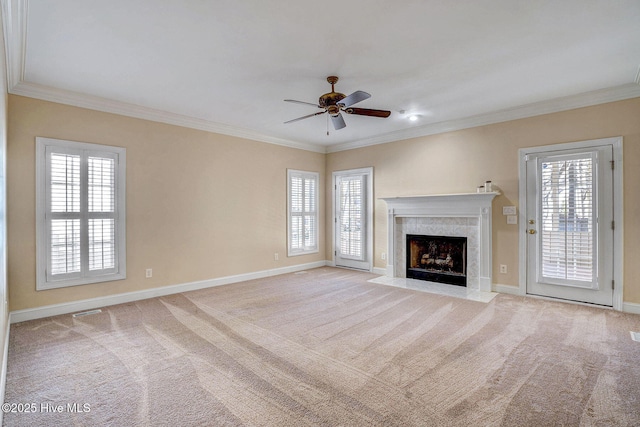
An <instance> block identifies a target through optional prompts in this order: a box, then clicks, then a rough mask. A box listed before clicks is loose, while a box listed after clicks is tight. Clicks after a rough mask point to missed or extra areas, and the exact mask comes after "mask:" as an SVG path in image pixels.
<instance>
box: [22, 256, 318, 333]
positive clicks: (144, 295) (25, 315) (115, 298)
mask: <svg viewBox="0 0 640 427" xmlns="http://www.w3.org/2000/svg"><path fill="white" fill-rule="evenodd" d="M328 264H329V262H328V261H316V262H311V263H307V264H299V265H294V266H291V267H282V268H274V269H271V270H262V271H256V272H253V273H245V274H238V275H235V276H226V277H219V278H216V279H209V280H201V281H197V282H190V283H182V284H178V285H170V286H162V287H160V288H153V289H145V290H143V291H135V292H127V293H124V294H116V295H108V296H104V297H98V298H91V299H85V300H80V301H73V302H67V303H62V304H53V305H46V306H43V307H36V308H28V309H24V310H16V311H12V312H11V315H10V322H11V323H19V322H24V321H27V320H34V319H42V318H44V317H50V316H57V315H60V314H68V313H75V312H78V311H85V310H91V309H94V308H100V307H106V306H109V305H115V304H123V303H126V302H132V301H139V300H143V299H148V298H155V297H161V296H165V295H172V294H178V293H181V292H188V291H195V290H198V289H205V288H211V287H214V286H221V285H229V284H232V283H238V282H245V281H247V280H254V279H262V278H265V277H271V276H277V275H280V274H286V273H295V272H296V271H302V270H309V269H311V268H317V267H324V266H326V265H328Z"/></svg>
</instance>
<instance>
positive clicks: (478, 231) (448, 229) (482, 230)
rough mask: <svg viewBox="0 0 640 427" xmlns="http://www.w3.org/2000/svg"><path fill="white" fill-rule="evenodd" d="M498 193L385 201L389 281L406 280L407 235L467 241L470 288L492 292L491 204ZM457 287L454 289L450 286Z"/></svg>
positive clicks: (404, 198)
mask: <svg viewBox="0 0 640 427" xmlns="http://www.w3.org/2000/svg"><path fill="white" fill-rule="evenodd" d="M498 194H500V193H498V192H491V193H461V194H439V195H428V196H409V197H385V198H382V199H381V200H384V201H385V202H386V203H387V213H388V221H387V242H388V243H387V244H388V250H387V269H386V276H388V277H394V278H395V277H398V278H405V277H406V235H407V234H422V235H434V236H458V237H466V238H467V288H468V289H474V290H479V291H484V292H491V283H492V262H491V252H492V243H491V235H492V232H491V216H492V209H491V204H492V201H493V198H494V197H496V196H497V195H498ZM451 286H455V285H451Z"/></svg>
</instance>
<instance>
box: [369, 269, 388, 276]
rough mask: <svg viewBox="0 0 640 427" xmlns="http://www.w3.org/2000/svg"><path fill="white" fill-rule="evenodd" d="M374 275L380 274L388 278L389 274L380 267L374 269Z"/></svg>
mask: <svg viewBox="0 0 640 427" xmlns="http://www.w3.org/2000/svg"><path fill="white" fill-rule="evenodd" d="M372 273H373V274H379V275H380V276H386V274H387V269H386V268H380V267H373V271H372Z"/></svg>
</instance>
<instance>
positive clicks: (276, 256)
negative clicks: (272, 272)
mask: <svg viewBox="0 0 640 427" xmlns="http://www.w3.org/2000/svg"><path fill="white" fill-rule="evenodd" d="M273 259H274V260H275V261H278V260H279V259H280V255H279V254H278V252H276V253H275V254H273Z"/></svg>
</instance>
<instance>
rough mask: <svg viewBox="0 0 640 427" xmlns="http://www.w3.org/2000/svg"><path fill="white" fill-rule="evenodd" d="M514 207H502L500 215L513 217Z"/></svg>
mask: <svg viewBox="0 0 640 427" xmlns="http://www.w3.org/2000/svg"><path fill="white" fill-rule="evenodd" d="M515 214H516V207H515V206H503V207H502V215H515Z"/></svg>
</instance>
